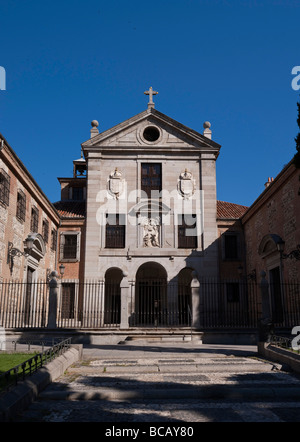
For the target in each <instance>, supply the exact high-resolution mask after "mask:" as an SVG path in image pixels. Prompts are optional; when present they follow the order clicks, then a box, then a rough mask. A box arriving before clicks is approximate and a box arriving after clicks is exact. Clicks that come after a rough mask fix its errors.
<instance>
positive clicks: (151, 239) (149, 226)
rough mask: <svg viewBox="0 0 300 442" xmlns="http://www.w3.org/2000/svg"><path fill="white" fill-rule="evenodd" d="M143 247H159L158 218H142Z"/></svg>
mask: <svg viewBox="0 0 300 442" xmlns="http://www.w3.org/2000/svg"><path fill="white" fill-rule="evenodd" d="M141 224H143V226H144V237H143V242H144V247H159V219H154V218H144V219H143V220H142V222H141Z"/></svg>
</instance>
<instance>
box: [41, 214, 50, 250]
mask: <svg viewBox="0 0 300 442" xmlns="http://www.w3.org/2000/svg"><path fill="white" fill-rule="evenodd" d="M42 236H43V239H44V241H45V243H46V244H47V243H48V238H49V221H48V220H46V219H44V220H43V231H42Z"/></svg>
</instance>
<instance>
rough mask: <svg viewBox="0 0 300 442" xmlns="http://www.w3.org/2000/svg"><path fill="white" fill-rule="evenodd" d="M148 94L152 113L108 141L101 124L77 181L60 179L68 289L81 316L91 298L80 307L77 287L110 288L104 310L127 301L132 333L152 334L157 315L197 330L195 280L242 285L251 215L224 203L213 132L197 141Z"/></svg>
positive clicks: (77, 167)
mask: <svg viewBox="0 0 300 442" xmlns="http://www.w3.org/2000/svg"><path fill="white" fill-rule="evenodd" d="M148 93H149V94H150V100H149V104H148V108H147V109H146V110H145V111H144V112H141V113H140V114H138V115H135V116H134V117H132V118H129V119H128V120H126V121H124V122H122V123H120V124H118V125H117V126H115V127H113V128H111V129H109V130H106V131H104V132H102V133H99V129H98V126H99V124H98V122H97V121H96V120H94V121H93V122H92V129H91V135H90V138H89V139H88V140H87V141H86V142H84V143H82V156H81V158H80V159H79V160H76V161H74V173H73V177H71V178H59V181H60V184H61V195H62V198H61V201H59V202H57V203H55V207H56V209H57V210H58V212H59V214H60V216H61V218H62V222H61V227H60V231H59V246H58V249H59V254H58V261H59V264H61V263H63V264H64V266H65V276H64V281H65V282H64V283H63V284H65V286H66V287H71V291H72V293H73V297H75V299H78V302H79V303H81V307H82V308H84V307H83V306H84V303H85V302H87V301H86V300H85V299H84V296H85V295H83V294H82V299H81V300H80V293H79V294H77V293H76V282H77V281H79V280H81V281H85V282H87V281H91V280H96V281H100V282H102V283H103V292H102V294H101V296H102V298H103V299H102V301H101V302H103V305H104V308H106V307H107V306H108V305H109V306H110V307H109V310H114V311H120V310H122V308H121V299H122V302H123V301H124V299H125V298H126V301H125V305H124V304H123V309H124V308H125V310H126V311H127V312H128V318H131V319H129V321H131V325H132V324H133V325H139V324H142V323H144V321H148V322H149V325H153V323H152V319H153V318H154V316H155V315H154V313H155V311H156V310H159V311H160V312H162V311H164V312H167V313H166V314H167V315H168V318H167V320H168V321H169V320H170V318H169V316H170V315H176V316H177V317H178V315H179V316H180V317H182V319H181V320H180V321H181V324H187V323H188V322H189V321H190V320H189V318H188V317H187V315H188V314H190V315H192V316H193V318H194V323H195V324H196V323H197V320H198V310H199V308H198V304H199V296H196V297H195V296H192V290H191V284H192V281H193V280H194V281H195V284H196V286H197V284H199V283H198V280H199V279H201V278H213V279H217V278H219V277H220V276H222V277H226V276H228V273H229V272H230V276H231V277H235V278H238V277H239V273H238V268H239V267H240V266H241V264H243V263H244V259H245V254H244V249H243V247H244V242H243V234H242V228H241V222H240V216H241V215H242V213H244V211H245V210H246V207H245V206H239V205H236V204H231V203H226V202H218V204H217V199H216V170H215V163H216V160H217V158H218V155H219V151H220V147H221V146H220V145H219V144H218V143H216V142H215V141H213V140H212V132H211V130H210V123H208V122H205V123H204V125H203V126H204V131H203V134H201V133H199V132H196V131H195V130H192V129H190V128H188V127H186V126H184V125H182V124H180V123H178V122H177V121H175V120H173V119H171V118H170V117H168V116H166V115H164V114H162V113H161V112H159V111H157V110H156V109H155V108H154V103H153V101H152V96H151V94H152V93H153V91H152V90H151V88H150V90H149V91H148ZM217 212H218V213H217ZM70 250H71V252H70ZM65 278H69V279H68V282H66V279H65ZM124 284H125V285H126V287H127V291H126V293H127V295H126V297H124V295H123V296H122V297H121V296H120V293H121V288H122V286H124ZM196 286H195V287H196ZM72 287H73V288H72ZM198 292H199V290H196V292H195V293H198ZM66 293H67V292H66ZM68 296H69V295H68V294H66V299H67V298H68ZM66 302H67V301H66ZM75 304H76V302H75ZM111 315H112V314H111ZM108 316H109V315H108ZM183 316H184V318H183ZM156 320H158V322H160V323H161V324H162V323H163V321H164V319H163V318H158V319H156ZM119 321H121V319H120V317H119V316H118V317H117V319H116V318H114V320H113V319H112V317H111V318H108V317H107V318H106V320H105V321H104V322H106V323H110V322H119ZM150 323H151V324H150ZM123 325H124V326H125V327H126V325H127V326H128V322H127V323H126V320H125V324H123Z"/></svg>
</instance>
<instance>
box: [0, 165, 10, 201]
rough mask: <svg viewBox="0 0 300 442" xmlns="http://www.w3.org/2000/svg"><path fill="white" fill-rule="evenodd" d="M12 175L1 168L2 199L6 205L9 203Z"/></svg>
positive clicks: (0, 188) (0, 199)
mask: <svg viewBox="0 0 300 442" xmlns="http://www.w3.org/2000/svg"><path fill="white" fill-rule="evenodd" d="M9 191H10V176H9V175H8V174H7V173H6V172H5V171H4V170H3V169H0V201H1V203H3V204H5V205H6V206H8V205H9Z"/></svg>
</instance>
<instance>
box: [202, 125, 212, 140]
mask: <svg viewBox="0 0 300 442" xmlns="http://www.w3.org/2000/svg"><path fill="white" fill-rule="evenodd" d="M203 127H204V132H203V135H204V136H205V137H206V138H209V139H211V130H210V127H211V124H210V122H209V121H205V122H204V123H203Z"/></svg>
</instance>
